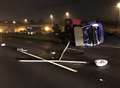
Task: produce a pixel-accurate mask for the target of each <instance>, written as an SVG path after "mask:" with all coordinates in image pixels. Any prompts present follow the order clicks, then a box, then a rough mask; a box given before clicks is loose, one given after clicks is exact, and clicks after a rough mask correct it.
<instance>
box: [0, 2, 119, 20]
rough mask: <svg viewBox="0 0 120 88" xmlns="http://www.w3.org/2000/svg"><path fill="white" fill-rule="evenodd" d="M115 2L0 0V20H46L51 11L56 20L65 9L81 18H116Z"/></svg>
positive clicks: (73, 15)
mask: <svg viewBox="0 0 120 88" xmlns="http://www.w3.org/2000/svg"><path fill="white" fill-rule="evenodd" d="M117 2H118V0H99V1H98V0H92V1H91V2H90V1H88V0H81V1H80V0H76V1H75V0H64V1H63V0H61V1H56V0H51V1H50V0H44V1H43V0H20V1H18V0H12V1H11V2H8V1H7V0H1V3H0V13H1V14H0V20H22V19H24V18H28V19H33V20H41V19H44V20H47V19H49V14H51V13H52V14H54V15H55V19H56V20H60V19H62V18H63V17H64V13H65V12H66V11H69V12H70V14H71V15H72V17H74V18H80V19H83V20H84V19H94V18H101V19H103V20H117V19H118V18H117V16H118V12H117V8H115V7H114V6H115V5H116V3H117Z"/></svg>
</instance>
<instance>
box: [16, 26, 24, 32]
mask: <svg viewBox="0 0 120 88" xmlns="http://www.w3.org/2000/svg"><path fill="white" fill-rule="evenodd" d="M24 31H26V28H25V27H18V28H15V32H24Z"/></svg>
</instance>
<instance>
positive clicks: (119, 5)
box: [116, 2, 120, 21]
mask: <svg viewBox="0 0 120 88" xmlns="http://www.w3.org/2000/svg"><path fill="white" fill-rule="evenodd" d="M116 7H117V8H118V10H119V21H120V2H119V3H117V5H116Z"/></svg>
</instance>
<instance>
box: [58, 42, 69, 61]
mask: <svg viewBox="0 0 120 88" xmlns="http://www.w3.org/2000/svg"><path fill="white" fill-rule="evenodd" d="M69 45H70V41H69V42H68V44H67V46H66V47H65V49H64V50H63V52H62V54H61V56H60V58H59V60H61V59H62V57H63V55H64V53H65V52H66V50H67V49H68V47H69Z"/></svg>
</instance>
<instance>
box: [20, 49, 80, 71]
mask: <svg viewBox="0 0 120 88" xmlns="http://www.w3.org/2000/svg"><path fill="white" fill-rule="evenodd" d="M18 51H19V52H21V53H23V54H26V55H28V56H31V57H34V58H37V59H40V60H43V61H45V62H48V63H50V64H53V65H56V66H58V67H61V68H64V69H67V70H69V71H72V72H78V71H77V70H75V69H72V68H69V67H67V66H64V65H61V64H58V63H54V62H52V61H49V60H46V59H44V58H41V57H39V56H36V55H33V54H31V53H27V52H25V51H22V50H18Z"/></svg>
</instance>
